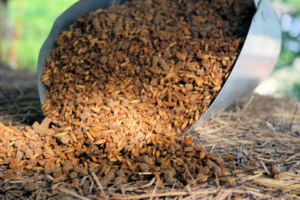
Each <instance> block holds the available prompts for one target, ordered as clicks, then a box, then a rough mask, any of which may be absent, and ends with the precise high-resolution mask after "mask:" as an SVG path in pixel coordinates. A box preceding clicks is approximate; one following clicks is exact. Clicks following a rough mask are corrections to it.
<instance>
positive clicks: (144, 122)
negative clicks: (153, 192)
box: [0, 0, 278, 191]
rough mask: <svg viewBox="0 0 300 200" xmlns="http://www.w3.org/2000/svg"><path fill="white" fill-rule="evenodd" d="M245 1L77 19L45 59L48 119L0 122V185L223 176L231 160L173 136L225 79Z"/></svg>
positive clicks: (244, 27)
mask: <svg viewBox="0 0 300 200" xmlns="http://www.w3.org/2000/svg"><path fill="white" fill-rule="evenodd" d="M250 2H251V3H250ZM252 4H253V2H252V1H243V0H238V1H231V0H227V1H223V0H222V1H220V0H214V1H209V0H204V1H186V0H178V1H171V0H163V1H161V0H153V1H151V0H147V1H137V0H134V1H132V2H126V3H125V4H124V5H120V6H111V7H109V8H108V9H107V10H102V9H100V10H97V11H96V12H93V13H89V14H85V15H83V16H82V17H80V18H79V19H78V20H77V22H76V23H75V24H73V25H71V26H70V28H69V30H67V31H63V32H62V34H61V36H59V37H58V38H57V40H56V45H57V48H56V49H53V50H52V56H50V57H48V58H47V59H46V64H45V65H46V68H45V71H44V76H43V77H42V82H43V83H44V84H45V85H46V86H47V88H46V94H47V99H46V100H45V104H44V105H43V107H42V109H43V111H44V113H45V114H46V115H47V117H46V118H45V119H44V121H43V122H42V123H41V124H39V123H37V122H36V123H34V124H33V126H32V127H30V126H27V127H26V128H25V130H24V131H19V130H18V129H16V128H14V127H7V126H4V125H3V124H0V141H1V143H0V163H1V165H2V167H4V168H5V171H4V172H3V175H2V176H1V178H2V179H11V178H16V177H19V176H20V174H19V172H22V173H25V172H27V171H36V172H39V173H40V172H43V173H44V174H47V175H49V176H48V177H50V178H51V179H52V182H53V183H57V182H60V181H64V180H66V179H72V180H73V184H74V185H77V184H78V180H79V179H78V177H82V176H86V175H88V174H90V173H91V174H94V175H95V174H96V176H97V177H98V179H99V180H100V185H101V186H103V187H105V186H107V185H108V184H109V183H111V182H112V183H123V182H126V181H130V180H131V181H132V180H141V179H148V177H149V176H150V177H151V176H152V177H153V176H154V177H155V178H156V179H155V180H156V183H157V184H158V185H162V184H172V183H173V180H174V178H176V179H178V180H180V181H181V182H182V183H184V184H188V183H191V182H192V183H197V182H198V183H203V182H205V181H206V180H207V179H208V178H212V177H215V178H218V177H222V176H227V175H229V174H230V170H233V169H234V168H235V164H234V161H232V160H233V157H232V156H228V157H225V158H224V159H225V161H224V159H223V158H222V157H221V156H219V155H216V154H209V153H208V152H207V151H205V150H203V149H202V148H201V147H200V146H198V145H196V144H193V138H192V136H186V137H185V139H182V140H180V139H179V136H180V135H182V133H184V132H185V131H186V130H187V129H188V128H189V127H191V126H192V125H193V124H194V122H195V121H197V120H198V119H199V118H200V117H201V115H202V114H203V113H204V112H205V111H206V110H207V108H208V107H209V105H210V104H211V102H212V101H213V99H214V98H215V97H216V96H217V94H218V92H219V91H220V89H221V87H222V85H223V83H224V82H225V80H226V78H227V77H228V75H229V73H230V70H231V69H232V66H233V64H234V62H235V60H236V58H237V56H238V53H239V52H240V50H241V47H242V44H243V41H244V40H245V37H246V35H247V32H248V29H249V26H250V22H251V18H252V16H253V13H254V11H255V10H254V7H253V5H252ZM274 170H275V171H276V169H274ZM275 171H274V172H275ZM276 173H278V171H277V172H276ZM234 182H235V179H230V178H228V180H227V182H226V184H228V185H232V184H234ZM26 188H27V189H26ZM26 188H25V189H26V190H28V191H31V190H34V189H36V187H35V185H34V184H30V183H29V184H28V185H26Z"/></svg>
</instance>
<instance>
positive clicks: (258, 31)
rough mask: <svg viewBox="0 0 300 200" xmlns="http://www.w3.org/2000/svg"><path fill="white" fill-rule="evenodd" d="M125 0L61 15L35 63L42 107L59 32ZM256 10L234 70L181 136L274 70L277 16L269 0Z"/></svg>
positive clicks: (89, 4) (85, 5)
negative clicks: (45, 77)
mask: <svg viewBox="0 0 300 200" xmlns="http://www.w3.org/2000/svg"><path fill="white" fill-rule="evenodd" d="M124 1H125V0H111V1H109V0H102V1H101V0H81V1H79V2H77V3H76V4H74V5H73V6H71V7H70V8H69V9H68V10H66V11H65V12H64V13H63V14H62V15H60V16H59V17H58V18H57V19H56V21H55V23H54V25H53V27H52V30H51V32H50V35H49V36H48V38H47V39H46V41H45V43H44V44H43V46H42V48H41V50H40V54H39V60H38V69H37V78H38V90H39V95H40V101H41V104H44V102H45V99H46V94H45V86H44V84H43V83H42V82H41V77H42V75H43V71H44V64H45V59H46V57H48V56H50V55H51V49H53V48H55V46H54V41H55V39H56V38H57V37H58V36H59V35H60V33H61V31H63V30H65V29H67V28H68V26H69V25H71V24H72V23H74V22H75V21H76V19H77V18H78V17H80V16H81V15H83V14H84V13H88V12H92V11H95V10H97V9H99V8H107V7H108V6H110V5H112V4H119V3H122V2H124ZM254 4H255V6H256V8H257V11H256V13H255V15H254V17H253V19H252V23H251V26H250V29H249V32H248V35H247V38H246V41H245V43H244V46H243V48H242V51H241V53H240V55H239V57H238V59H237V61H236V63H235V65H234V68H233V70H232V72H231V74H230V76H229V77H228V79H227V81H226V83H225V84H224V86H223V88H222V90H221V91H220V93H219V95H218V96H217V98H216V99H215V101H214V102H213V103H212V105H211V106H210V107H209V109H208V110H207V111H206V112H205V113H204V115H203V116H202V117H201V118H200V119H199V120H198V121H197V122H196V123H195V124H194V125H193V126H192V127H190V128H189V129H188V130H187V131H186V132H185V133H184V134H183V135H182V137H184V135H186V134H188V133H189V132H191V131H192V130H193V129H195V128H197V127H199V126H200V125H201V124H202V123H203V122H205V121H207V120H209V119H210V118H211V117H214V116H215V115H216V114H217V113H218V112H220V111H221V110H222V109H223V108H226V107H227V106H229V105H230V104H232V103H234V101H236V100H237V99H239V98H241V97H242V96H244V95H246V94H248V93H251V92H252V91H253V90H254V88H255V87H256V86H257V85H258V84H259V83H260V82H262V81H263V80H264V79H265V78H266V77H267V76H268V75H269V74H270V73H271V72H272V70H273V68H274V66H275V64H276V61H277V59H278V56H279V53H280V47H281V31H280V24H279V20H278V17H277V14H276V12H275V10H274V8H273V6H272V4H271V2H270V0H254Z"/></svg>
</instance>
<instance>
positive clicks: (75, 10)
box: [37, 0, 126, 105]
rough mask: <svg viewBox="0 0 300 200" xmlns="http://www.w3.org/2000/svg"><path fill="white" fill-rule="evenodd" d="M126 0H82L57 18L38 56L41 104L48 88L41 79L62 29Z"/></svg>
mask: <svg viewBox="0 0 300 200" xmlns="http://www.w3.org/2000/svg"><path fill="white" fill-rule="evenodd" d="M125 1H126V0H102V1H101V0H81V1H79V2H77V3H75V4H73V5H72V6H71V7H69V8H68V9H67V10H66V11H65V12H63V13H62V14H61V15H60V16H59V17H58V18H57V19H56V20H55V22H54V24H53V26H52V29H51V32H50V34H49V36H48V37H47V39H46V41H45V42H44V44H43V46H42V48H41V50H40V53H39V58H38V66H37V82H38V92H39V96H40V102H41V105H43V104H44V103H45V99H46V93H45V89H46V88H45V85H44V84H43V83H42V81H41V77H42V76H43V74H44V69H45V66H44V64H45V60H46V58H47V57H48V56H50V55H51V49H54V48H55V45H54V41H55V40H56V38H57V37H58V36H59V35H60V34H61V31H64V30H67V29H68V27H69V26H70V25H71V24H73V23H75V22H76V20H77V19H78V18H79V17H80V16H82V15H83V14H85V13H89V12H93V11H96V10H97V9H100V8H103V9H105V8H107V7H109V6H110V5H118V4H122V3H124V2H125Z"/></svg>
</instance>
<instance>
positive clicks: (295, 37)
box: [273, 0, 300, 69]
mask: <svg viewBox="0 0 300 200" xmlns="http://www.w3.org/2000/svg"><path fill="white" fill-rule="evenodd" d="M273 2H280V3H283V4H286V6H290V8H292V9H291V11H289V13H285V14H283V15H282V16H281V19H280V21H281V27H282V48H281V55H280V57H279V59H278V62H277V65H276V69H280V68H284V67H289V66H292V64H293V62H294V59H295V58H296V57H300V34H299V33H300V0H281V1H280V0H273Z"/></svg>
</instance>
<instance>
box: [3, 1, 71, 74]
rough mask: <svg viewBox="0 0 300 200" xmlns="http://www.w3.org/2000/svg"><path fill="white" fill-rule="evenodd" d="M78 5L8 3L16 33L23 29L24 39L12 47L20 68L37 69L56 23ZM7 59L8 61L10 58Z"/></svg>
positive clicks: (34, 2)
mask: <svg viewBox="0 0 300 200" xmlns="http://www.w3.org/2000/svg"><path fill="white" fill-rule="evenodd" d="M75 2H77V0H52V1H44V0H9V1H8V9H9V17H10V19H9V20H10V23H11V25H12V30H13V31H15V30H16V29H20V31H19V33H20V35H19V37H18V38H14V40H13V46H12V48H13V51H15V54H16V63H17V64H18V67H19V68H29V69H31V70H35V69H36V65H37V60H38V54H39V50H40V48H41V46H42V44H43V43H44V41H45V39H46V37H47V36H48V34H49V33H50V30H51V28H52V25H53V23H54V21H55V19H56V18H57V17H58V16H59V15H60V14H61V13H62V12H64V11H65V10H66V9H67V8H68V7H70V6H71V5H72V4H74V3H75ZM18 23H19V24H18ZM18 26H20V27H18ZM7 45H8V44H6V46H7ZM5 57H6V58H7V55H6V56H5Z"/></svg>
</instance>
